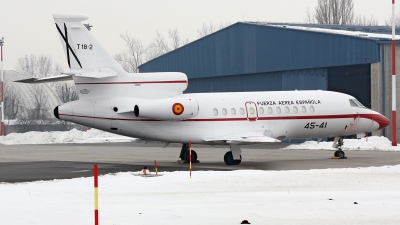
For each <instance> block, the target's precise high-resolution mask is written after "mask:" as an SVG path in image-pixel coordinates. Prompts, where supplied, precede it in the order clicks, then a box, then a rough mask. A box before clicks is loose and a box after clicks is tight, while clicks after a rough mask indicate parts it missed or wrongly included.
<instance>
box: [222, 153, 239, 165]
mask: <svg viewBox="0 0 400 225" xmlns="http://www.w3.org/2000/svg"><path fill="white" fill-rule="evenodd" d="M224 161H225V164H226V165H239V164H240V163H241V162H242V156H240V159H238V160H235V159H233V155H232V152H231V151H229V152H226V153H225V155H224Z"/></svg>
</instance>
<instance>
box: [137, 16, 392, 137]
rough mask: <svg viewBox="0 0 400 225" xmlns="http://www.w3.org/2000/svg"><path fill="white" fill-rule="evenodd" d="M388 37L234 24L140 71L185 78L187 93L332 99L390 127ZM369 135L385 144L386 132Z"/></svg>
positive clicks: (371, 30)
mask: <svg viewBox="0 0 400 225" xmlns="http://www.w3.org/2000/svg"><path fill="white" fill-rule="evenodd" d="M339 29H344V30H339ZM389 30H390V29H389ZM387 31H388V28H387V27H378V28H376V27H354V26H352V27H350V26H347V27H339V26H336V27H327V26H325V27H320V28H318V27H317V26H314V27H306V26H295V25H290V24H267V23H259V22H238V23H235V24H233V25H231V26H228V27H226V28H224V29H222V30H219V31H217V32H215V33H213V34H210V35H208V36H205V37H203V38H201V39H199V40H196V41H194V42H192V43H189V44H187V45H185V46H183V47H181V48H179V49H176V50H174V51H171V52H169V53H167V54H165V55H162V56H160V57H158V58H155V59H153V60H151V61H148V62H146V63H144V64H142V65H141V66H139V70H140V71H141V72H162V71H164V72H169V71H178V72H184V73H186V75H187V76H188V78H189V86H188V88H187V90H186V91H185V93H196V92H236V91H280V90H295V89H297V90H317V89H319V90H329V91H338V92H343V93H347V94H350V95H353V96H354V97H356V98H357V99H358V100H360V102H361V103H362V104H363V105H364V106H366V107H368V108H371V109H373V110H376V111H378V112H380V113H382V114H383V115H385V116H386V117H388V118H389V119H391V75H392V71H391V35H389V34H387V33H388V32H387ZM366 32H368V33H366ZM384 33H386V34H384ZM398 38H399V37H398ZM399 50H400V49H399V46H397V53H399ZM397 55H399V56H400V54H397ZM399 56H398V57H397V59H399V58H400V57H399ZM399 62H400V61H399V60H398V61H397V64H399ZM397 81H399V79H397ZM397 87H398V88H399V87H400V84H399V82H398V84H397ZM397 108H399V109H400V104H397ZM399 116H400V114H398V115H397V117H399ZM397 121H398V125H397V127H399V121H400V120H397ZM399 133H400V132H397V135H398V138H397V139H398V140H399ZM374 135H385V136H387V137H389V138H390V137H391V128H390V127H387V128H385V130H383V131H380V132H377V133H376V134H374Z"/></svg>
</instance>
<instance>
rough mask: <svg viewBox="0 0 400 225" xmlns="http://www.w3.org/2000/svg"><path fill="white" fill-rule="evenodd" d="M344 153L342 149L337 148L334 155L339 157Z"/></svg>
mask: <svg viewBox="0 0 400 225" xmlns="http://www.w3.org/2000/svg"><path fill="white" fill-rule="evenodd" d="M345 156H346V155H345V154H344V151H342V150H337V151H336V152H335V157H339V158H344V157H345Z"/></svg>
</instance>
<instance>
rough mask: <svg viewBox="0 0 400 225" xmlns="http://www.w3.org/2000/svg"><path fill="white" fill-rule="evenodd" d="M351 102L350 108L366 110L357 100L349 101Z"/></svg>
mask: <svg viewBox="0 0 400 225" xmlns="http://www.w3.org/2000/svg"><path fill="white" fill-rule="evenodd" d="M349 101H350V106H351V107H361V108H365V107H364V106H363V105H362V104H361V102H359V101H358V100H357V99H349Z"/></svg>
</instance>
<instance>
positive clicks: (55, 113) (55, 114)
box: [54, 106, 60, 119]
mask: <svg viewBox="0 0 400 225" xmlns="http://www.w3.org/2000/svg"><path fill="white" fill-rule="evenodd" d="M54 116H55V117H56V118H57V119H60V116H59V115H58V106H57V107H55V108H54Z"/></svg>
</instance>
